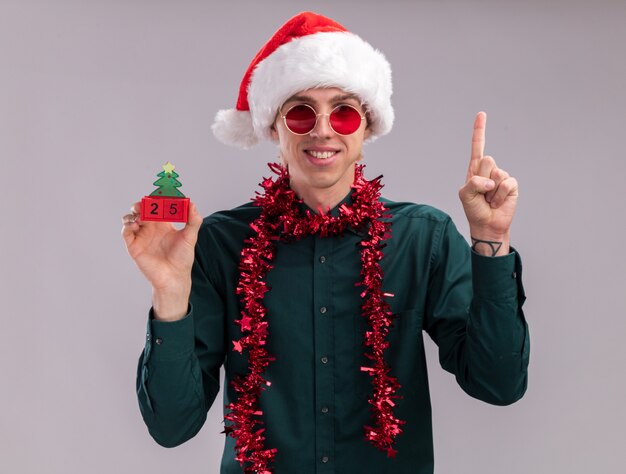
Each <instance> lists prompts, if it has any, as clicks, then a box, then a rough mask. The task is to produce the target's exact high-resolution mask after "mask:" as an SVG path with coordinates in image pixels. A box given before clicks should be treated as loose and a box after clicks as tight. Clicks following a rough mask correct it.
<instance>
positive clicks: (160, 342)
mask: <svg viewBox="0 0 626 474" xmlns="http://www.w3.org/2000/svg"><path fill="white" fill-rule="evenodd" d="M154 342H156V343H157V344H159V345H161V344H162V343H163V339H161V338H160V337H157V338H156V339H155V340H154Z"/></svg>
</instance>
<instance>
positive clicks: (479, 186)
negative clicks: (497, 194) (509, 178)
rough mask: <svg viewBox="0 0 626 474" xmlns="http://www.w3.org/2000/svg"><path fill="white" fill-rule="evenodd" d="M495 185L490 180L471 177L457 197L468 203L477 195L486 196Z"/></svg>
mask: <svg viewBox="0 0 626 474" xmlns="http://www.w3.org/2000/svg"><path fill="white" fill-rule="evenodd" d="M495 185H496V183H495V182H494V180H492V179H490V178H485V177H483V176H472V177H471V178H470V179H468V180H467V182H466V183H465V185H464V186H463V187H462V188H461V189H460V190H459V197H460V198H461V201H463V202H469V201H471V200H472V199H474V198H475V197H476V196H477V195H478V194H486V193H488V192H489V191H491V190H492V189H493V188H494V187H495Z"/></svg>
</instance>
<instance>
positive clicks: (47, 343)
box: [0, 0, 626, 474]
mask: <svg viewBox="0 0 626 474" xmlns="http://www.w3.org/2000/svg"><path fill="white" fill-rule="evenodd" d="M305 9H314V10H316V11H317V12H319V13H322V14H325V15H327V16H330V17H332V18H334V19H336V20H337V21H339V22H340V23H343V24H344V25H345V26H346V27H347V28H348V29H350V30H351V31H353V32H355V33H357V34H359V35H361V36H362V37H364V38H365V39H367V40H368V41H369V42H370V43H371V44H373V45H374V46H375V47H377V48H379V49H380V50H382V51H383V52H384V53H385V55H386V56H387V58H388V59H389V61H390V63H391V65H392V68H393V73H394V96H393V102H394V106H395V110H396V125H395V127H394V130H393V131H392V133H391V134H390V135H388V136H386V137H384V138H381V139H380V140H378V141H377V142H375V143H373V144H371V145H369V146H367V147H366V149H365V154H366V161H365V162H366V163H367V169H366V175H367V176H369V177H374V176H376V175H378V174H380V173H384V176H385V178H384V181H385V183H386V187H385V195H386V197H388V198H391V199H394V200H410V201H417V202H426V203H429V204H432V205H435V206H437V207H439V208H441V209H443V210H444V211H446V212H448V213H449V214H451V215H452V216H453V218H454V220H455V222H456V223H457V225H458V226H459V228H460V229H461V230H462V231H463V232H466V231H467V226H466V224H465V222H464V216H463V213H462V209H461V206H460V204H459V202H458V198H457V190H458V188H459V186H460V185H461V184H462V181H463V179H464V176H465V171H466V167H467V162H468V160H469V152H470V137H471V131H472V123H473V118H474V115H475V113H476V112H477V111H479V110H486V111H487V113H488V117H489V118H488V125H487V145H486V153H488V154H491V155H493V156H494V158H495V159H496V160H497V161H498V163H499V164H500V166H501V167H503V168H505V169H507V170H508V171H509V172H510V173H511V174H512V175H514V176H516V177H517V178H518V180H519V182H520V186H521V198H520V204H519V210H518V214H517V217H516V220H515V222H514V227H513V245H514V246H515V247H516V248H518V250H519V251H520V253H521V255H522V258H523V262H524V266H525V267H524V268H525V273H524V281H525V286H526V289H527V294H528V301H527V303H526V305H525V310H526V314H527V319H528V322H529V325H530V330H531V364H530V378H529V388H528V392H527V394H526V396H525V397H524V398H523V399H522V400H521V401H520V402H518V403H517V404H515V405H513V406H510V407H506V408H499V407H492V406H489V405H486V404H483V403H481V402H478V401H475V400H473V399H470V398H469V397H468V396H466V395H465V394H464V393H462V391H461V390H460V389H459V388H458V387H457V386H456V384H455V382H454V378H453V377H452V376H451V375H450V374H448V373H445V372H444V371H442V370H441V369H440V368H439V366H438V363H437V357H436V348H435V347H434V346H433V345H432V344H430V345H429V347H428V349H429V350H428V352H429V353H428V355H429V360H430V374H431V388H432V399H433V410H434V413H433V417H434V435H435V455H436V466H437V469H436V472H437V473H439V474H458V473H471V474H473V473H476V474H478V473H480V474H501V473H507V474H527V473H568V474H575V473H579V474H583V473H585V474H587V473H590V472H594V473H603V474H604V473H621V472H624V471H623V469H624V467H623V466H624V454H623V452H624V445H625V443H626V434H625V428H624V426H625V425H626V410H625V409H624V405H623V403H624V400H626V381H625V375H624V374H625V371H624V362H625V361H626V349H625V347H624V343H623V341H624V336H625V334H626V318H625V316H626V296H625V294H626V292H625V291H624V290H625V288H626V285H625V283H626V277H625V272H626V258H625V256H624V255H625V254H624V251H623V248H622V247H623V245H622V239H623V235H624V231H625V230H626V226H625V224H624V216H625V212H624V207H625V204H626V199H625V198H624V191H623V189H624V183H625V181H626V165H625V164H624V163H625V161H624V156H623V149H624V147H623V141H624V139H625V136H626V60H625V59H624V58H625V57H626V56H625V53H624V48H625V45H626V28H625V27H624V25H626V2H624V1H596V2H580V1H564V0H563V1H550V2H544V1H539V0H537V1H527V2H512V1H511V2H504V1H495V0H494V1H486V0H485V1H461V0H458V1H437V2H435V1H411V2H410V1H394V2H387V4H384V3H383V2H380V1H367V0H359V1H356V0H355V1H352V0H350V1H347V0H344V1H341V2H337V1H335V2H332V1H318V2H303V1H282V2H281V1H278V0H274V1H264V2H259V1H246V2H244V1H234V0H232V1H228V2H222V1H220V2H217V1H216V2H210V1H199V0H198V1H192V0H179V1H164V0H161V1H155V0H153V1H148V0H143V1H140V0H126V1H122V0H110V1H105V0H100V1H95V0H82V1H78V0H76V1H71V0H56V1H43V0H41V1H34V0H12V1H11V0H8V1H7V0H2V1H0V160H1V170H2V179H1V180H0V183H1V184H0V190H1V191H0V195H1V196H2V205H1V206H0V207H1V208H2V212H3V215H2V217H3V219H2V221H1V225H2V228H1V230H0V238H1V248H2V262H1V263H0V277H1V279H0V291H1V300H0V301H1V302H2V303H1V306H0V308H1V312H0V314H1V326H0V327H1V331H0V334H1V335H0V378H1V379H0V407H1V409H0V472H2V473H10V474H13V473H20V474H21V473H50V474H57V473H59V474H60V473H63V474H68V473H72V474H73V473H76V474H78V473H81V474H82V473H90V474H105V473H111V472H114V473H130V472H135V473H136V472H150V473H155V474H158V473H164V474H165V473H168V474H169V473H171V472H176V473H179V474H186V473H200V472H205V473H216V472H218V466H219V459H220V457H221V451H222V444H223V435H220V434H219V432H220V431H221V430H222V425H221V423H220V420H221V395H220V396H218V399H217V402H216V403H215V405H214V406H213V408H212V409H211V412H210V415H209V419H208V420H207V423H206V425H205V427H204V428H203V430H202V431H201V432H200V434H199V435H198V436H197V437H196V438H195V439H193V440H191V441H189V442H188V443H186V444H185V445H183V446H181V447H178V448H176V449H173V450H167V449H164V448H161V447H159V446H158V445H156V443H154V442H153V441H152V439H151V438H150V437H149V436H148V434H147V431H146V429H145V426H144V425H143V422H142V420H141V417H140V414H139V409H138V407H137V401H136V398H135V392H134V379H135V368H136V361H137V357H138V356H139V353H140V351H141V348H142V346H143V342H144V337H145V323H146V318H147V310H148V307H149V303H150V289H149V286H148V284H147V283H146V282H145V281H144V279H143V277H142V276H141V274H140V273H139V272H138V271H137V270H136V268H135V267H134V264H133V263H132V261H131V260H130V258H129V257H128V256H127V254H126V251H125V249H124V246H123V243H122V240H121V238H120V235H119V232H120V229H121V216H122V215H123V214H125V213H126V212H127V210H128V207H129V206H130V204H131V203H132V202H134V201H136V200H138V199H140V198H141V196H143V195H144V194H149V193H150V192H151V191H152V190H153V186H152V182H153V181H154V180H155V179H156V177H155V175H156V173H157V172H158V171H159V169H160V167H161V165H162V164H163V163H164V162H166V161H168V160H169V161H172V162H173V163H174V164H175V165H176V167H177V171H178V172H179V173H180V180H181V181H182V183H183V187H182V188H181V190H182V191H183V192H184V193H185V194H186V195H188V196H191V197H192V198H193V199H194V201H196V202H197V203H198V206H199V208H200V209H201V211H202V212H203V213H204V214H205V215H206V214H209V213H211V212H213V211H216V210H218V209H222V208H230V207H234V206H235V205H238V204H241V203H243V202H244V201H246V200H247V199H249V197H250V196H251V195H252V193H253V191H254V190H255V189H258V188H257V183H258V182H259V181H260V179H261V176H263V175H265V176H267V175H268V171H267V168H266V165H265V163H267V162H268V161H273V160H275V158H276V150H275V148H274V147H273V146H272V145H269V144H265V145H262V146H259V147H257V148H256V149H254V150H252V151H247V152H246V151H239V150H236V149H231V148H227V147H225V146H224V145H221V144H220V143H218V142H217V141H216V140H215V139H214V138H213V136H212V135H211V133H210V125H211V123H212V120H213V116H214V114H215V112H216V111H217V110H218V109H221V108H230V107H232V106H234V102H235V98H236V94H237V90H238V87H239V81H240V79H241V77H242V75H243V72H244V70H245V68H246V67H247V65H248V63H249V61H250V59H251V58H252V57H253V55H254V54H255V53H256V51H257V50H258V49H259V48H260V46H261V45H262V44H263V43H264V42H265V41H266V40H267V38H269V36H270V35H271V34H272V33H273V32H274V31H275V30H276V29H277V28H278V27H279V26H280V25H281V24H282V23H283V22H284V21H285V20H286V19H288V18H289V17H291V16H292V15H294V14H296V13H297V12H299V11H302V10H305Z"/></svg>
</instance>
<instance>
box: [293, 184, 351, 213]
mask: <svg viewBox="0 0 626 474" xmlns="http://www.w3.org/2000/svg"><path fill="white" fill-rule="evenodd" d="M290 187H291V189H293V191H294V192H295V193H296V194H297V195H298V197H299V198H300V199H302V201H304V204H306V205H307V206H308V207H309V208H311V209H312V210H313V211H315V212H316V213H317V214H320V213H321V214H326V213H327V212H328V211H329V210H330V209H332V208H334V207H335V206H336V205H337V204H339V203H340V202H341V201H343V200H344V198H345V197H346V196H347V195H348V194H349V193H350V190H351V186H347V187H346V186H343V187H341V188H329V189H311V188H307V187H304V188H303V189H300V187H299V186H294V184H293V183H290Z"/></svg>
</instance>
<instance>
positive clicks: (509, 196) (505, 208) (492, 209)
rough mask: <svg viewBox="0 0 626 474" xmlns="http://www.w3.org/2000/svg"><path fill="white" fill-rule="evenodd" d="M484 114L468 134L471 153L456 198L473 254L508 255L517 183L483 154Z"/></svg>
mask: <svg viewBox="0 0 626 474" xmlns="http://www.w3.org/2000/svg"><path fill="white" fill-rule="evenodd" d="M486 125H487V114H486V113H485V112H478V114H477V115H476V119H475V121H474V133H473V134H472V154H471V158H470V162H469V167H468V169H467V177H466V179H465V184H464V185H463V187H461V189H460V190H459V197H460V198H461V202H462V203H463V209H464V210H465V215H466V217H467V220H468V222H469V226H470V233H471V237H472V242H473V243H476V241H478V244H476V245H475V246H474V248H475V250H476V251H477V252H480V253H483V254H485V255H492V256H495V255H504V254H506V253H508V252H509V239H510V227H511V222H512V221H513V215H514V214H515V207H516V205H517V197H518V184H517V180H516V179H515V178H513V177H511V176H509V173H507V172H506V171H504V170H503V169H500V168H498V166H497V165H496V162H495V160H494V159H493V158H492V157H491V156H486V155H484V154H483V153H484V150H485V128H486Z"/></svg>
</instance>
